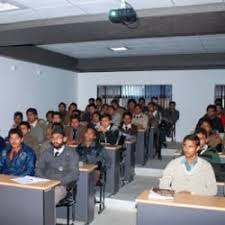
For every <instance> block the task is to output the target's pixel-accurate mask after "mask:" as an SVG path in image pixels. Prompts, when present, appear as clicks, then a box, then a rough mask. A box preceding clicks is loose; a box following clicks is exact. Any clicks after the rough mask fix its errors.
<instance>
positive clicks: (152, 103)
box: [148, 102, 156, 106]
mask: <svg viewBox="0 0 225 225" xmlns="http://www.w3.org/2000/svg"><path fill="white" fill-rule="evenodd" d="M148 105H153V106H156V103H155V102H149V103H148Z"/></svg>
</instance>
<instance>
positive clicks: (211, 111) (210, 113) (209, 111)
mask: <svg viewBox="0 0 225 225" xmlns="http://www.w3.org/2000/svg"><path fill="white" fill-rule="evenodd" d="M207 115H208V117H209V118H211V117H215V116H216V111H215V110H214V109H213V108H209V109H208V111H207Z"/></svg>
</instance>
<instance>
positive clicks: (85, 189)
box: [57, 164, 97, 224]
mask: <svg viewBox="0 0 225 225" xmlns="http://www.w3.org/2000/svg"><path fill="white" fill-rule="evenodd" d="M96 168H97V166H96V165H93V164H84V165H82V166H80V168H79V171H80V175H79V179H78V182H77V197H76V200H77V203H76V207H75V216H76V220H78V221H81V222H84V223H85V224H89V223H91V222H92V221H93V220H94V212H95V169H96ZM57 217H58V218H64V219H65V218H66V209H65V208H57Z"/></svg>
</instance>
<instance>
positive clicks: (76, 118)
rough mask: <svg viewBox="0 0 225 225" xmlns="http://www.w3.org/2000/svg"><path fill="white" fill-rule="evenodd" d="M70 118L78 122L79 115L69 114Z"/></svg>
mask: <svg viewBox="0 0 225 225" xmlns="http://www.w3.org/2000/svg"><path fill="white" fill-rule="evenodd" d="M72 120H78V121H79V122H80V117H79V116H77V115H74V116H71V121H72Z"/></svg>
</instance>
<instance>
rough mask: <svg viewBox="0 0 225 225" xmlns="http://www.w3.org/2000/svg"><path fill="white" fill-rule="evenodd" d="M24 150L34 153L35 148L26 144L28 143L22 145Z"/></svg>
mask: <svg viewBox="0 0 225 225" xmlns="http://www.w3.org/2000/svg"><path fill="white" fill-rule="evenodd" d="M22 150H23V152H26V153H28V154H34V151H33V149H32V148H31V147H30V146H28V145H26V144H23V145H22Z"/></svg>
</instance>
